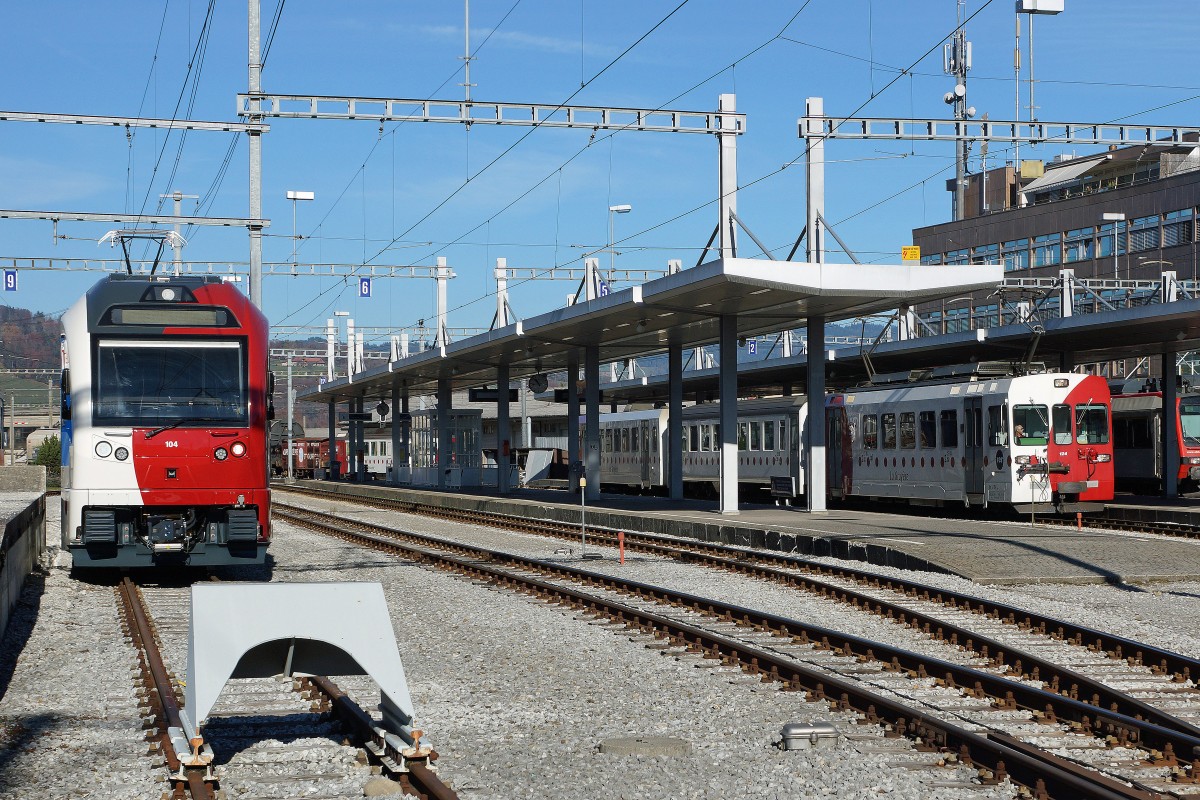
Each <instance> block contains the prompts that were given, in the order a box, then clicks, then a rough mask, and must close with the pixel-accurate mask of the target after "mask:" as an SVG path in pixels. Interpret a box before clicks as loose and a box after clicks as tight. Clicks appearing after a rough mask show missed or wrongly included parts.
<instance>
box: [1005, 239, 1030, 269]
mask: <svg viewBox="0 0 1200 800" xmlns="http://www.w3.org/2000/svg"><path fill="white" fill-rule="evenodd" d="M1003 258H1004V271H1005V272H1013V271H1015V270H1019V269H1029V240H1028V239H1015V240H1013V241H1011V242H1005V243H1004V250H1003Z"/></svg>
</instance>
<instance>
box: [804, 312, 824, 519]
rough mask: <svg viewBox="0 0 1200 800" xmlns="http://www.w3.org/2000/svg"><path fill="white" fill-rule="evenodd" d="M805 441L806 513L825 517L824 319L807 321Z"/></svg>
mask: <svg viewBox="0 0 1200 800" xmlns="http://www.w3.org/2000/svg"><path fill="white" fill-rule="evenodd" d="M806 427H807V434H808V435H807V436H805V437H804V450H805V453H804V459H803V463H804V465H805V469H804V475H805V477H806V478H807V480H806V483H807V489H806V490H805V493H804V498H805V500H806V501H807V503H808V510H809V511H810V512H812V513H814V514H824V513H825V511H826V507H825V317H823V316H812V317H809V318H808V424H807V425H806Z"/></svg>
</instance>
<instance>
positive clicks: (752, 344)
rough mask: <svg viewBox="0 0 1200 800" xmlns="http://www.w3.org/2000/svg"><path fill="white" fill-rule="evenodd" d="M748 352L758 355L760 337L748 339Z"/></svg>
mask: <svg viewBox="0 0 1200 800" xmlns="http://www.w3.org/2000/svg"><path fill="white" fill-rule="evenodd" d="M746 353H747V354H748V355H752V356H756V355H758V339H747V340H746Z"/></svg>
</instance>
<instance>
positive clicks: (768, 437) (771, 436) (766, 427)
mask: <svg viewBox="0 0 1200 800" xmlns="http://www.w3.org/2000/svg"><path fill="white" fill-rule="evenodd" d="M774 449H775V420H773V419H772V420H768V421H767V422H766V423H764V424H763V450H774Z"/></svg>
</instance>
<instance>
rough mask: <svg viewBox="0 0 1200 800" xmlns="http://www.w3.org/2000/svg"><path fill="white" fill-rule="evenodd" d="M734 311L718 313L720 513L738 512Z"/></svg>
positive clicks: (735, 330) (735, 329) (735, 331)
mask: <svg viewBox="0 0 1200 800" xmlns="http://www.w3.org/2000/svg"><path fill="white" fill-rule="evenodd" d="M737 319H738V318H737V314H722V315H721V333H720V342H719V349H720V353H721V369H720V378H719V379H718V385H719V387H720V389H719V397H720V400H719V403H720V409H719V411H720V420H721V436H720V442H721V445H720V447H721V500H720V508H719V510H720V512H721V513H722V514H736V513H738V449H737Z"/></svg>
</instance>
